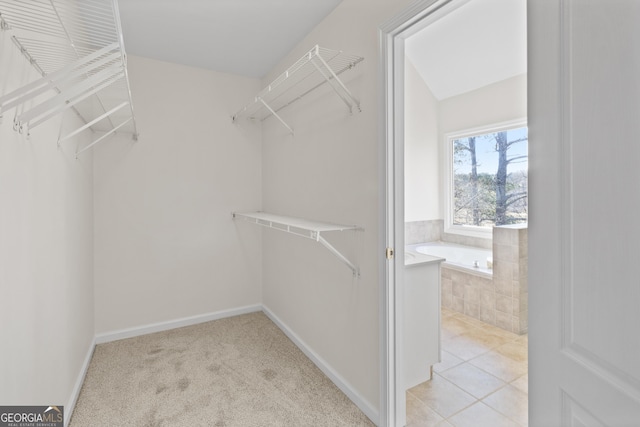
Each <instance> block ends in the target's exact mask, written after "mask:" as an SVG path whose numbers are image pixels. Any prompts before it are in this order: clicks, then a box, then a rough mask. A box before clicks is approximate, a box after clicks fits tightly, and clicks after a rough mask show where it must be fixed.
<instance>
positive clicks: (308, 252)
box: [263, 0, 408, 418]
mask: <svg viewBox="0 0 640 427" xmlns="http://www.w3.org/2000/svg"><path fill="white" fill-rule="evenodd" d="M407 3H408V0H407V1H395V2H389V1H385V0H375V1H372V0H344V1H343V2H342V3H341V4H340V5H339V6H338V7H337V8H336V9H335V10H334V11H333V12H332V13H331V14H330V15H329V16H328V17H327V18H326V19H325V20H323V21H322V22H321V23H320V24H319V25H318V26H317V27H316V28H315V29H314V30H313V31H312V32H311V33H310V34H309V35H308V36H307V37H305V38H304V39H303V40H301V41H300V43H299V44H298V46H297V47H296V49H294V50H293V51H292V52H291V53H290V55H289V56H288V58H286V59H285V60H283V61H282V62H280V64H279V65H278V66H277V67H276V68H275V69H274V70H273V72H272V73H271V75H270V76H267V78H265V79H264V81H263V83H265V84H266V83H268V82H269V81H271V80H272V79H273V78H275V77H276V76H277V75H278V74H279V73H281V72H282V71H284V70H285V69H286V68H287V67H288V66H289V65H291V64H292V63H293V62H294V61H296V60H297V59H298V58H299V57H300V56H302V55H303V54H304V53H305V52H306V51H308V50H309V49H311V47H312V46H313V45H315V44H320V46H323V47H327V48H332V49H340V50H344V51H346V52H350V53H354V54H357V55H360V56H363V57H364V58H365V60H364V61H363V62H362V63H361V64H359V65H358V66H357V67H356V68H355V69H353V70H351V71H349V72H347V73H345V74H344V75H343V76H344V79H345V81H346V85H347V86H348V87H349V89H350V90H352V91H353V93H354V95H355V96H356V97H357V98H358V99H359V100H360V101H361V103H362V112H361V113H354V114H353V115H352V116H350V115H349V113H348V111H347V110H346V107H345V106H344V104H343V103H342V101H341V100H340V99H339V98H338V97H337V96H335V95H334V94H333V93H331V92H330V89H329V88H328V87H325V88H322V89H320V90H319V91H318V92H317V93H315V94H313V95H310V96H309V97H308V98H305V99H303V100H302V101H300V102H298V103H297V104H296V105H295V106H292V107H291V108H289V109H287V110H286V111H283V116H284V118H285V119H287V120H289V121H290V123H291V125H292V126H293V128H294V130H295V136H290V135H287V133H286V129H285V128H284V127H282V125H281V124H279V123H278V122H277V121H276V120H272V119H268V120H266V121H265V122H264V123H263V144H264V145H263V207H264V210H265V211H270V212H273V213H277V214H283V215H292V216H299V217H303V218H309V219H316V220H322V221H331V222H338V223H345V224H357V225H359V226H361V227H364V231H363V232H346V233H343V234H340V233H334V235H332V236H330V237H329V239H330V240H332V241H333V242H335V243H336V245H337V246H338V247H339V248H340V249H342V250H344V251H345V253H347V254H348V255H350V256H352V257H353V258H354V259H355V260H356V262H357V263H358V264H359V266H360V269H361V277H360V278H359V279H354V278H353V277H352V275H351V271H350V270H349V269H348V268H347V267H345V266H344V265H343V264H342V263H341V262H340V261H338V259H337V258H335V257H333V256H332V255H331V254H329V252H328V251H327V250H326V249H324V248H323V247H322V246H321V245H318V244H317V243H315V242H313V241H310V240H305V239H301V238H297V237H295V236H290V235H287V234H285V233H279V232H276V231H270V230H265V232H264V234H263V302H264V304H265V306H266V307H267V308H268V309H270V310H271V311H272V312H273V313H274V314H275V315H276V316H277V317H278V318H279V319H280V320H281V321H282V322H283V323H284V324H285V325H286V326H287V327H288V328H289V329H290V330H291V331H292V332H293V333H295V334H297V336H298V337H299V338H300V339H301V340H302V341H303V342H304V343H305V344H306V345H307V346H308V347H309V348H310V349H311V350H312V351H314V352H315V353H316V354H317V355H318V356H319V357H320V358H321V359H323V360H324V361H325V362H326V363H327V364H328V365H329V366H330V367H331V368H332V369H333V370H334V372H335V373H336V374H337V375H338V376H340V377H341V378H342V380H343V381H344V383H346V384H348V386H349V387H351V389H352V390H353V391H354V392H355V393H356V394H357V395H358V396H356V401H357V403H359V404H360V406H361V408H363V409H365V412H366V413H367V414H368V415H369V416H371V417H374V418H377V411H378V408H379V384H380V382H379V379H380V369H379V353H380V348H379V328H380V322H379V317H378V313H379V295H380V288H379V277H378V271H379V270H378V266H379V263H380V262H381V260H382V254H381V253H379V252H378V245H379V239H380V238H381V237H380V236H379V235H378V227H379V206H380V205H379V200H378V197H379V188H378V187H379V176H378V174H379V172H380V169H379V159H378V151H379V150H378V148H379V137H380V136H379V135H378V122H379V104H378V102H379V101H380V98H379V92H380V78H381V76H380V75H379V59H378V55H379V43H378V27H379V25H380V24H382V23H383V22H384V21H386V20H387V19H389V18H391V17H392V16H393V15H394V14H396V13H397V12H399V10H400V9H401V8H403V7H404V6H406V4H407Z"/></svg>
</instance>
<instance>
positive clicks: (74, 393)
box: [64, 337, 96, 427]
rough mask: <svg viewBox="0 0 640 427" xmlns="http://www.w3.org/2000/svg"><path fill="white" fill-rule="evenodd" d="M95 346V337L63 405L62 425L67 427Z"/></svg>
mask: <svg viewBox="0 0 640 427" xmlns="http://www.w3.org/2000/svg"><path fill="white" fill-rule="evenodd" d="M95 348H96V339H95V337H94V338H93V339H92V340H91V344H90V345H89V349H88V350H87V355H86V356H85V358H84V362H83V363H82V368H80V373H79V374H78V378H77V379H76V383H75V385H74V386H73V390H71V396H70V397H69V400H68V401H67V404H66V406H65V407H64V414H65V419H64V426H65V427H67V426H68V425H69V422H70V421H71V414H73V410H74V408H75V407H76V402H77V401H78V396H80V390H82V384H83V383H84V378H85V377H86V376H87V370H88V369H89V363H91V358H92V357H93V350H95Z"/></svg>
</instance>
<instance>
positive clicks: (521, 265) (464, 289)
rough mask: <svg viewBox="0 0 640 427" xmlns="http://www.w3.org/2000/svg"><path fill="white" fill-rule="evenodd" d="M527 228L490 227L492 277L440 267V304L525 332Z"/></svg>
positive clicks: (509, 329) (510, 329)
mask: <svg viewBox="0 0 640 427" xmlns="http://www.w3.org/2000/svg"><path fill="white" fill-rule="evenodd" d="M527 262H528V254H527V228H526V225H525V226H503V227H494V229H493V279H489V278H485V277H480V276H478V275H475V274H473V273H465V272H462V271H459V270H454V269H451V268H448V267H447V266H446V264H444V265H443V266H442V305H443V307H446V308H448V309H451V310H454V311H457V312H459V313H463V314H465V315H467V316H470V317H473V318H475V319H478V320H481V321H483V322H485V323H488V324H490V325H494V326H497V327H499V328H501V329H504V330H506V331H509V332H514V333H517V334H524V333H526V332H527V326H528V324H527V315H528V305H527V298H528V287H527Z"/></svg>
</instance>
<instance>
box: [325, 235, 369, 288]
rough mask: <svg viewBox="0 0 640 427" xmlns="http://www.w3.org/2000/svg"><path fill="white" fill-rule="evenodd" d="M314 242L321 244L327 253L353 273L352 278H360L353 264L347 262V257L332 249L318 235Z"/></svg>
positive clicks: (331, 246)
mask: <svg viewBox="0 0 640 427" xmlns="http://www.w3.org/2000/svg"><path fill="white" fill-rule="evenodd" d="M316 240H317V241H318V243H321V244H322V245H323V246H324V247H325V248H327V249H328V250H329V252H331V253H332V254H333V255H335V256H336V257H337V258H338V259H339V260H340V261H342V262H343V263H344V264H345V265H346V266H347V267H349V268H350V269H351V271H352V272H353V276H354V277H360V270H359V269H358V267H356V266H355V265H353V263H352V262H351V261H349V260H348V259H347V257H345V256H344V255H342V253H341V252H340V251H338V250H337V249H336V248H335V247H333V245H331V243H329V242H327V241H326V240H325V238H324V237H322V236H321V235H320V234H319V233H318V236H317V239H316Z"/></svg>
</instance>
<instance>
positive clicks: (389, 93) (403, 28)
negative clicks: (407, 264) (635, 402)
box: [381, 0, 526, 426]
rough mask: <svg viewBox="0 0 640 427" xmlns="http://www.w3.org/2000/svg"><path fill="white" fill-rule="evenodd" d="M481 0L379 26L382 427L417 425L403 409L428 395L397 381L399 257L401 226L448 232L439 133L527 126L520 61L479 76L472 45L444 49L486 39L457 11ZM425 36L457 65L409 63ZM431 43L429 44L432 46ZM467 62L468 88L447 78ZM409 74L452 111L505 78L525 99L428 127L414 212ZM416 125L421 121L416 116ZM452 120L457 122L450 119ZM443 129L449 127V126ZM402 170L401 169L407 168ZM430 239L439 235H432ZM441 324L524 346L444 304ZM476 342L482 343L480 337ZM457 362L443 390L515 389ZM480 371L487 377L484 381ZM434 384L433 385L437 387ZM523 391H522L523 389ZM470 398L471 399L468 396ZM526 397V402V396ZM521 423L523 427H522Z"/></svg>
mask: <svg viewBox="0 0 640 427" xmlns="http://www.w3.org/2000/svg"><path fill="white" fill-rule="evenodd" d="M479 3H483V2H470V1H469V0H449V1H424V2H419V3H418V4H416V5H415V6H414V7H413V8H411V9H410V10H407V11H406V13H405V14H404V15H403V16H399V17H396V18H395V20H394V21H393V22H389V23H388V24H386V25H385V26H384V27H382V28H381V30H382V40H383V50H382V53H383V56H385V57H386V59H387V61H386V65H387V69H386V70H387V73H386V76H385V79H386V81H385V96H386V104H387V106H388V108H390V110H391V111H392V114H391V115H389V114H387V118H388V120H387V122H386V123H385V134H386V137H387V139H388V140H390V141H393V143H392V144H388V145H386V146H385V148H386V150H387V151H386V152H385V157H386V158H387V182H386V187H385V189H386V191H387V196H389V195H390V194H391V195H392V197H389V198H387V215H388V220H389V224H393V226H387V230H386V232H387V242H389V243H390V246H392V247H393V248H394V249H395V253H396V256H395V258H394V260H393V261H392V262H389V263H388V265H387V267H388V268H387V271H386V280H388V281H389V284H390V286H388V287H387V288H386V289H385V291H386V293H385V295H384V297H385V300H384V310H385V311H386V313H384V314H385V315H386V319H387V323H386V324H385V328H387V329H386V330H388V331H393V333H391V334H390V335H389V338H390V339H393V342H389V343H387V344H388V348H395V353H394V354H391V352H389V353H387V354H385V355H383V356H385V357H386V362H387V366H388V367H389V369H388V370H387V375H386V378H385V380H386V384H384V383H385V381H383V387H385V385H386V386H391V387H386V388H387V390H391V391H390V392H389V393H388V394H385V392H384V391H383V399H386V402H383V405H382V407H383V408H388V413H386V414H384V416H385V417H386V422H387V425H398V426H401V425H405V424H407V421H415V419H410V420H407V417H406V415H407V413H406V409H407V407H415V406H416V401H415V400H416V399H418V400H420V396H417V395H418V394H420V393H422V398H423V399H422V400H425V399H426V398H427V396H426V394H427V393H426V391H425V390H424V389H425V388H424V387H423V389H422V390H415V391H414V393H406V394H405V390H404V385H403V382H402V381H401V380H400V379H401V378H403V366H402V363H401V362H400V361H402V360H403V359H404V358H403V348H405V347H404V339H405V338H406V337H405V336H404V331H405V327H406V325H403V321H404V319H403V316H402V312H403V301H404V260H405V255H404V248H405V244H409V243H415V237H413V236H409V235H408V234H410V233H407V235H405V223H406V222H408V221H411V220H413V221H423V222H433V221H435V222H438V221H440V222H441V223H442V225H439V224H437V223H436V224H435V225H434V224H428V225H427V228H429V229H430V230H431V233H433V230H434V228H436V229H437V228H438V227H440V228H442V229H445V227H447V224H446V222H447V221H446V218H443V216H444V214H443V211H445V210H446V209H445V208H444V206H443V204H444V202H445V199H446V197H445V196H444V195H443V194H442V192H444V191H445V190H443V187H445V186H444V185H443V182H442V181H443V180H444V179H445V178H446V176H445V175H446V174H445V173H444V171H438V172H437V173H434V171H433V169H434V164H435V168H438V167H439V166H438V165H440V167H442V165H443V162H445V161H446V156H445V155H444V151H445V150H444V148H443V147H444V146H443V140H444V135H445V134H446V133H447V132H445V130H446V131H461V130H468V129H473V130H477V129H478V128H482V127H483V126H484V127H488V125H504V124H505V123H506V122H513V121H519V122H522V119H524V120H525V123H526V60H525V62H524V64H523V65H521V66H520V68H519V69H518V70H506V71H505V70H504V69H505V67H504V66H502V67H500V66H498V68H499V69H501V70H502V71H503V72H504V73H506V76H505V75H504V74H503V75H501V76H496V75H495V73H493V74H492V73H489V72H486V71H487V70H486V67H485V68H483V70H482V72H479V71H477V70H476V72H473V67H474V66H481V64H482V61H483V60H484V59H486V58H480V59H479V58H478V57H477V56H475V57H473V56H469V55H474V54H476V55H477V54H479V53H480V52H479V49H478V48H475V49H472V52H471V53H466V54H465V53H464V52H463V51H462V50H461V48H460V45H459V46H457V47H456V46H454V45H451V46H449V47H447V43H449V42H451V41H452V40H454V39H458V40H462V42H464V41H465V40H469V39H470V38H472V39H473V41H479V39H482V37H481V36H484V35H485V34H479V33H477V31H478V30H477V29H476V30H475V31H476V33H474V32H473V30H472V28H474V23H473V16H474V15H473V13H467V14H464V13H463V12H464V11H469V10H470V9H473V8H477V7H478V4H479ZM484 3H485V4H486V3H487V2H484ZM493 3H499V0H495V2H493ZM515 3H521V4H520V5H519V6H520V7H521V8H522V9H526V2H525V1H524V0H523V1H522V2H513V1H512V2H509V4H510V5H513V4H515ZM502 6H504V5H502ZM497 7H498V9H500V6H497ZM475 13H476V14H477V13H478V11H477V10H476V11H475ZM480 13H485V14H488V15H490V16H493V17H495V15H496V10H495V9H494V10H493V11H484V12H482V11H480ZM463 15H465V16H463ZM454 16H462V17H461V18H459V20H460V22H462V23H460V22H459V23H458V24H457V25H458V27H457V29H454V30H452V29H451V27H452V26H453V24H452V19H453V17H454ZM504 19H506V20H507V22H508V23H509V24H514V25H518V24H515V23H514V22H512V18H508V17H507V18H504ZM477 20H478V21H479V22H484V23H486V22H487V15H485V16H478V17H477ZM524 20H525V21H524V22H523V23H522V24H519V25H521V29H522V32H523V34H524V35H525V40H526V12H525V15H524ZM438 27H440V28H448V29H449V30H450V31H449V33H448V34H446V33H442V35H440V36H438V35H433V34H431V35H427V36H425V35H424V33H426V32H427V31H431V32H432V33H433V30H434V29H435V28H438ZM475 28H477V26H475ZM493 29H494V28H491V27H489V28H488V29H487V32H488V33H490V32H491V31H490V30H493ZM428 37H431V38H432V40H436V43H432V46H431V47H429V48H425V49H422V50H423V51H429V52H430V53H431V54H432V55H435V54H436V53H434V52H438V49H439V50H440V54H443V53H444V54H445V57H446V58H447V59H448V60H451V59H454V60H461V61H462V62H457V63H456V61H452V62H451V64H447V63H445V62H446V61H443V59H442V58H443V57H439V58H438V59H436V60H435V61H437V62H438V64H439V65H442V67H440V68H439V69H438V70H434V69H435V68H438V67H429V66H428V63H429V60H431V61H432V63H433V61H434V58H433V56H432V57H431V58H427V60H426V63H427V65H426V66H425V65H424V64H422V65H421V64H417V63H418V62H419V61H418V60H416V59H415V52H416V50H420V49H416V48H415V44H417V43H416V42H415V41H416V40H418V39H420V38H423V39H424V38H428ZM509 41H512V40H509ZM484 43H485V44H489V45H494V44H495V42H493V43H489V42H484ZM481 44H482V43H481ZM433 45H435V47H434V46H433ZM434 49H435V50H434ZM412 51H413V52H412ZM411 55H413V56H414V57H413V59H414V60H413V61H411V60H407V57H409V56H411ZM465 55H466V56H465ZM521 55H522V56H523V57H524V58H526V41H525V45H524V48H523V49H522V52H521ZM497 59H500V54H499V53H498V58H497ZM490 62H496V60H493V61H490ZM452 64H453V65H452ZM460 64H463V65H462V66H461V65H460ZM465 64H466V66H467V68H469V70H467V71H471V72H472V76H473V77H474V78H477V77H481V78H479V80H478V81H472V80H473V79H471V78H462V82H463V83H465V85H466V86H464V85H460V84H455V83H456V79H452V78H451V77H452V76H453V75H455V74H457V73H456V72H457V71H465V70H464V68H465V66H464V65H465ZM438 71H440V72H441V74H440V76H441V77H440V80H442V81H437V80H438V77H433V75H437V73H438ZM453 71H456V72H453ZM411 72H413V73H414V77H415V75H418V76H419V77H420V78H421V79H422V80H423V83H424V85H425V86H426V87H427V89H428V91H429V92H430V93H431V95H432V98H433V99H432V100H431V101H430V102H432V104H433V103H435V104H438V103H446V104H448V107H447V108H449V110H451V108H452V107H451V105H452V104H455V103H454V102H453V101H451V100H452V99H454V98H456V97H458V100H459V99H460V97H461V96H462V94H465V93H470V92H474V91H476V92H477V90H478V89H479V88H480V87H485V86H488V85H491V84H493V85H498V86H500V85H499V84H498V83H500V82H502V81H504V80H509V79H511V84H515V85H516V86H518V85H520V87H524V98H525V99H524V103H523V104H524V111H522V110H520V111H518V112H516V113H514V116H513V117H504V118H502V119H498V118H497V117H498V116H500V115H499V114H497V115H496V114H494V115H493V116H492V114H491V113H495V110H496V108H485V109H482V110H480V111H478V110H476V113H475V114H473V113H472V114H467V115H466V121H465V120H459V119H460V118H461V116H463V114H458V116H457V117H456V119H458V122H457V123H456V124H455V125H452V123H451V122H452V120H449V121H448V122H447V123H445V124H444V125H443V124H440V127H441V128H442V129H436V130H435V131H434V130H433V128H432V129H431V130H432V135H430V136H429V137H428V138H427V139H429V138H430V139H431V144H434V145H433V146H431V147H429V149H427V150H426V152H429V153H430V155H431V158H430V159H425V162H424V163H422V164H423V165H429V174H430V178H429V180H431V181H432V182H431V184H432V185H433V189H431V190H427V192H428V193H429V194H430V196H429V197H428V199H429V200H430V202H429V203H428V204H427V205H426V206H425V205H424V204H423V206H422V208H423V212H418V211H419V210H420V208H417V209H416V203H413V202H414V200H412V199H411V198H412V197H414V195H415V194H416V193H419V192H420V189H417V188H416V186H419V185H424V184H425V176H422V177H420V176H419V177H418V178H417V179H416V177H414V176H408V175H407V169H409V168H411V167H412V166H411V165H409V163H407V164H405V159H406V158H407V157H406V154H407V153H408V151H409V150H413V149H414V148H415V146H414V145H412V144H415V132H413V130H412V129H408V128H407V125H406V123H407V122H406V120H409V117H410V116H411V115H412V113H413V112H411V111H409V107H408V104H407V102H406V99H405V87H406V85H407V83H408V80H409V77H408V74H409V73H411ZM522 72H524V73H525V77H524V86H522V84H523V81H522V78H521V77H520V81H517V82H516V80H518V75H519V74H522ZM430 73H431V76H429V74H430ZM462 74H464V73H462ZM481 75H482V76H481ZM442 76H444V77H442ZM460 81H461V80H460V78H458V83H459V82H460ZM507 85H508V83H507ZM494 89H495V88H494ZM496 90H498V91H499V90H500V89H496ZM414 93H415V92H414V91H413V90H412V91H411V94H412V95H413V94H414ZM498 109H499V108H498ZM503 110H504V108H503ZM458 111H460V110H458ZM387 113H389V110H388V111H387ZM450 115H451V114H450ZM422 119H423V123H422V124H423V125H424V122H426V121H428V118H426V117H422ZM515 119H518V120H515ZM414 120H418V121H419V120H420V119H415V118H414ZM453 121H454V122H455V120H453ZM447 126H448V127H449V128H447ZM456 126H457V127H456ZM423 127H424V126H423ZM445 128H447V129H445ZM423 148H424V147H423ZM434 152H435V153H438V154H436V157H437V159H436V161H435V162H434V159H433V155H434V154H433V153H434ZM415 154H416V152H415V151H412V152H411V155H410V159H411V162H413V163H415V162H416V161H418V162H419V159H418V158H417V156H416V155H415ZM405 167H406V168H407V169H405ZM391 175H393V179H389V178H390V177H391ZM434 176H435V178H434ZM420 178H422V179H420ZM433 181H436V182H435V183H434V182H433ZM417 182H419V183H420V184H416V183H417ZM422 191H424V189H422ZM417 205H419V204H417ZM425 212H428V213H425ZM421 215H422V216H421ZM429 215H431V217H429ZM423 225H424V224H423ZM449 225H450V224H449ZM408 228H412V227H408ZM419 228H420V226H419V225H418V226H415V227H413V229H414V230H415V229H419ZM436 234H438V233H437V232H436ZM472 234H473V233H472ZM441 235H442V232H440V236H441ZM453 237H456V238H458V239H467V241H468V240H469V239H471V240H472V241H473V237H474V236H473V235H472V236H464V235H460V234H458V235H457V236H453ZM489 241H490V239H489ZM482 244H483V243H482V242H480V244H479V245H480V246H482ZM485 244H486V240H485ZM489 246H491V243H489ZM391 284H394V285H391ZM449 285H450V284H449ZM525 318H526V313H525ZM442 319H443V325H444V326H445V329H444V330H443V334H445V335H447V338H452V336H451V335H452V334H454V333H455V331H456V328H462V329H459V330H458V331H457V332H460V333H461V334H467V335H468V334H472V333H476V332H479V331H485V332H486V331H489V335H491V336H492V337H493V338H490V339H489V341H492V342H493V344H495V345H493V344H491V345H490V344H487V346H488V347H489V348H488V349H487V350H494V349H495V348H496V347H498V346H500V345H503V344H506V343H507V342H508V343H510V344H511V345H513V346H514V348H515V347H517V345H518V343H520V344H521V343H522V340H521V339H519V338H518V336H517V335H513V334H511V335H510V334H509V331H507V332H505V333H501V330H500V329H496V328H495V325H487V324H484V323H482V322H480V320H478V319H474V318H473V317H468V316H465V314H464V313H457V312H456V311H454V310H452V309H451V307H446V308H445V309H444V310H443V316H442ZM494 320H495V317H494ZM494 323H495V322H494ZM447 328H448V329H447ZM465 328H466V329H465ZM491 328H494V329H491ZM463 329H464V330H463ZM498 336H500V338H497V337H498ZM480 339H481V340H482V338H480ZM498 341H499V342H498ZM445 351H446V350H445ZM517 352H518V354H519V356H517V357H520V358H521V357H522V354H523V352H522V348H519V349H518V350H517ZM524 353H525V357H526V347H525V350H524ZM446 354H448V355H449V356H447V358H448V359H449V360H447V361H445V360H443V361H442V364H441V367H443V366H444V365H446V364H448V363H451V357H450V355H451V354H452V353H451V352H447V353H446ZM477 356H479V355H477ZM391 360H394V361H395V363H390V361H391ZM459 362H460V363H458V365H459V366H458V367H457V369H455V370H453V371H450V372H449V373H448V376H449V378H446V376H445V374H444V372H442V375H440V373H438V368H436V373H435V378H436V379H437V380H438V381H440V382H442V381H441V380H443V379H444V380H445V381H446V383H443V384H445V386H446V384H449V385H451V384H453V385H454V386H455V388H456V389H460V384H456V383H455V382H454V381H452V380H453V379H454V377H456V376H462V377H463V378H462V380H461V381H463V382H468V381H467V380H468V377H469V376H471V374H470V373H469V372H471V371H473V373H475V374H478V376H479V377H480V379H479V381H480V382H482V381H484V382H485V385H486V384H487V383H492V384H493V385H492V386H491V387H493V386H496V387H497V388H495V389H492V390H489V389H488V388H487V390H489V391H488V394H491V393H493V392H495V391H497V390H498V389H499V388H502V387H506V386H510V387H511V386H513V387H517V385H518V384H513V385H511V384H509V382H510V381H511V380H513V378H509V379H508V381H507V379H506V378H502V379H500V378H498V377H497V376H496V375H495V374H497V372H494V373H493V374H491V372H488V370H489V371H490V369H491V368H488V367H487V366H484V369H483V368H481V367H479V366H477V365H478V364H481V361H477V363H476V364H475V365H474V364H473V363H469V360H460V359H459ZM391 365H393V368H392V367H391ZM449 367H452V366H449ZM520 368H521V365H520V366H519V369H520ZM447 369H448V368H447ZM444 370H446V369H443V371H444ZM458 371H459V372H458ZM478 371H480V372H478ZM464 372H467V374H465V373H464ZM485 374H489V376H487V375H485ZM510 375H512V374H510ZM458 382H460V381H458ZM433 384H435V382H434V383H433ZM520 385H522V384H520ZM483 387H484V386H480V387H479V388H480V389H482V388H483ZM491 387H489V388H491ZM524 388H525V389H526V387H524ZM471 389H474V386H473V385H471ZM383 390H384V388H383ZM473 393H476V394H477V396H476V395H474V394H473ZM488 394H487V393H484V391H482V390H480V391H478V390H476V389H474V391H473V392H472V393H469V394H468V395H469V396H468V397H469V399H470V400H469V402H468V403H467V404H463V405H462V406H461V407H460V408H458V409H459V411H454V412H453V413H449V410H444V409H441V410H440V412H442V413H440V414H438V413H436V414H435V416H434V417H432V418H429V419H428V420H427V419H425V421H430V422H432V423H433V422H434V420H435V421H442V420H444V419H445V418H447V419H448V417H449V416H452V415H455V413H456V412H463V411H462V410H463V409H464V408H466V407H471V406H472V404H473V399H475V400H476V401H478V402H480V401H481V400H482V398H484V397H486V396H488ZM480 395H481V396H480ZM463 400H464V399H463ZM524 400H525V404H526V396H525V399H524ZM385 403H386V405H385ZM421 403H424V402H421ZM431 403H432V406H434V405H436V406H437V403H434V402H431ZM458 404H459V403H456V405H458ZM418 406H422V407H425V406H426V408H427V409H424V413H423V415H424V416H425V417H429V416H430V415H433V414H430V413H429V410H430V409H433V408H432V407H429V405H418ZM494 406H495V405H494ZM484 407H489V406H488V405H486V404H483V405H482V406H481V405H478V408H484ZM492 409H493V408H492ZM435 412H437V411H435ZM445 413H446V414H445ZM443 414H445V415H446V417H443V416H442V415H443ZM466 415H469V414H462V415H461V418H463V417H464V416H466ZM514 417H516V418H517V415H513V416H512V417H511V419H512V420H513V418H514ZM410 418H411V417H410ZM524 418H525V420H524V422H525V423H526V415H525V417H524ZM520 419H522V418H520ZM408 425H410V424H408ZM514 425H518V424H514ZM520 425H522V424H521V423H520Z"/></svg>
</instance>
